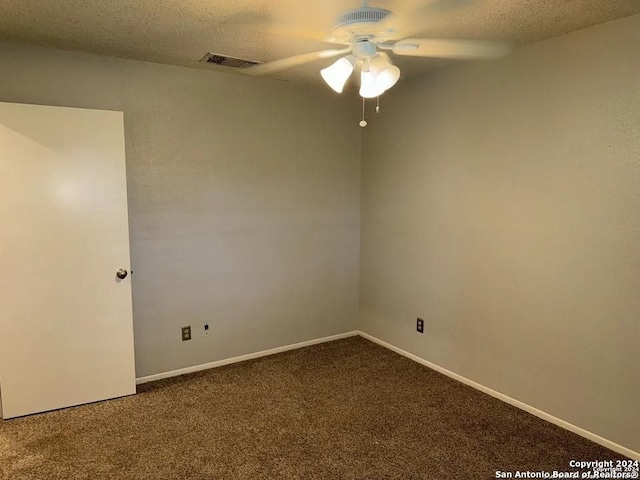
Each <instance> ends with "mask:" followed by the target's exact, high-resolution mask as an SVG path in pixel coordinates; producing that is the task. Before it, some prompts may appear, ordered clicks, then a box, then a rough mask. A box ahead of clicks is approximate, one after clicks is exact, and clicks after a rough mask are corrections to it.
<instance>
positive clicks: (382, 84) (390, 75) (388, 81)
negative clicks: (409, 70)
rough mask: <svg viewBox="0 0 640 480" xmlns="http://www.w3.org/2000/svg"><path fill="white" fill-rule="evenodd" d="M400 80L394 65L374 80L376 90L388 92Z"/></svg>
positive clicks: (398, 71) (397, 69)
mask: <svg viewBox="0 0 640 480" xmlns="http://www.w3.org/2000/svg"><path fill="white" fill-rule="evenodd" d="M399 78H400V69H399V68H398V67H396V66H395V65H390V66H389V67H388V68H385V69H384V70H382V71H381V72H380V73H378V75H376V78H375V81H374V83H375V86H376V90H381V91H383V92H384V91H385V90H389V89H390V88H391V87H393V86H394V85H395V84H396V82H397V81H398V79H399Z"/></svg>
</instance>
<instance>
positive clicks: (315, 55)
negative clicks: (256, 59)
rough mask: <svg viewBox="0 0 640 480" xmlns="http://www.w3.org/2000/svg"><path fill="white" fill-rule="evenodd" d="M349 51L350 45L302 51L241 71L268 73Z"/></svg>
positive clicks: (257, 74) (250, 73)
mask: <svg viewBox="0 0 640 480" xmlns="http://www.w3.org/2000/svg"><path fill="white" fill-rule="evenodd" d="M350 51H351V47H348V48H343V49H341V50H320V51H319V52H311V53H303V54H301V55H294V56H293V57H287V58H281V59H279V60H273V61H272V62H267V63H263V64H260V65H256V66H255V67H250V68H245V69H243V70H242V73H245V74H247V75H251V76H259V75H268V74H270V73H275V72H280V71H281V70H287V69H289V68H293V67H297V66H298V65H304V64H305V63H311V62H315V61H316V60H320V59H322V58H331V57H337V56H338V55H343V54H345V53H348V52H350Z"/></svg>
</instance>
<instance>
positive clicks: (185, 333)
mask: <svg viewBox="0 0 640 480" xmlns="http://www.w3.org/2000/svg"><path fill="white" fill-rule="evenodd" d="M187 340H191V325H189V326H187V327H182V341H183V342H186V341H187Z"/></svg>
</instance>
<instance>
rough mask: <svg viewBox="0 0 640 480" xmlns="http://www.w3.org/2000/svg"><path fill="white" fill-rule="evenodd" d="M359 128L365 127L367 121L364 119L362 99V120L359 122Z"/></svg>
mask: <svg viewBox="0 0 640 480" xmlns="http://www.w3.org/2000/svg"><path fill="white" fill-rule="evenodd" d="M360 126H361V127H362V128H364V127H366V126H367V121H366V120H365V119H364V97H362V120H360Z"/></svg>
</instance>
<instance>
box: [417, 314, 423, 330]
mask: <svg viewBox="0 0 640 480" xmlns="http://www.w3.org/2000/svg"><path fill="white" fill-rule="evenodd" d="M416 331H418V333H424V320H423V319H421V318H420V317H418V318H417V319H416Z"/></svg>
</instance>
